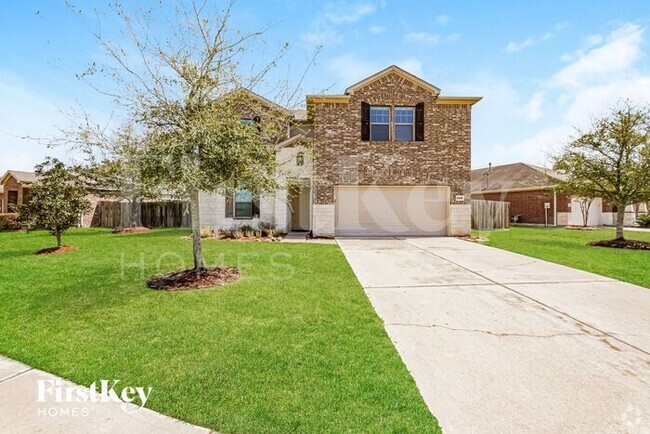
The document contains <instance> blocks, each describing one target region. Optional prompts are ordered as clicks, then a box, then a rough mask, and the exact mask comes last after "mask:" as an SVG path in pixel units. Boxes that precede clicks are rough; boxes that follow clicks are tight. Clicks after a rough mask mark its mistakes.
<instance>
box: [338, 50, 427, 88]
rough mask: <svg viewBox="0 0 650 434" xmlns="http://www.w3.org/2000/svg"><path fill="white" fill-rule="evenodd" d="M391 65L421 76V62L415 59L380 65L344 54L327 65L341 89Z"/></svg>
mask: <svg viewBox="0 0 650 434" xmlns="http://www.w3.org/2000/svg"><path fill="white" fill-rule="evenodd" d="M392 63H394V64H395V65H397V66H399V67H400V68H402V69H404V70H406V71H408V72H410V73H411V74H414V75H417V76H422V75H423V70H422V62H421V61H420V60H418V59H416V58H405V59H398V60H396V61H394V62H390V61H389V62H388V63H381V64H380V63H375V62H371V61H368V60H364V59H361V58H359V57H358V56H356V55H354V54H346V55H343V56H340V57H337V58H335V59H333V60H332V61H331V62H330V64H329V70H330V71H331V72H332V74H333V75H334V76H335V77H336V78H338V80H339V84H340V85H341V86H342V87H347V86H350V85H352V84H354V83H356V82H358V81H360V80H363V79H364V78H366V77H368V76H370V75H372V74H374V73H376V72H379V71H381V70H382V69H384V68H386V67H387V66H388V65H390V64H392Z"/></svg>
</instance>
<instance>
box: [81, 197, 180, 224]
mask: <svg viewBox="0 0 650 434" xmlns="http://www.w3.org/2000/svg"><path fill="white" fill-rule="evenodd" d="M141 213H142V225H143V226H146V227H149V228H179V227H189V226H191V224H192V221H191V219H190V212H189V204H188V203H187V202H184V201H180V200H167V201H157V202H143V203H142V208H141ZM130 217H131V204H130V203H128V202H116V201H109V200H101V201H99V202H98V203H97V206H96V207H95V212H94V214H93V218H92V221H91V223H90V225H91V226H107V227H128V226H130V221H129V219H130Z"/></svg>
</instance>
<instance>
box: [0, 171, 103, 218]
mask: <svg viewBox="0 0 650 434" xmlns="http://www.w3.org/2000/svg"><path fill="white" fill-rule="evenodd" d="M36 181H37V176H36V173H34V172H22V171H19V170H8V171H7V172H6V173H5V174H4V176H3V177H2V178H0V194H2V200H0V205H1V208H0V210H1V212H0V214H1V213H14V212H18V206H20V205H25V204H27V203H29V198H30V194H29V191H30V186H31V185H32V184H34V183H35V182H36ZM87 199H88V200H89V201H90V203H91V206H92V210H91V211H90V212H88V213H86V214H83V215H81V216H80V226H82V227H90V224H91V221H92V217H93V214H94V212H95V208H96V206H97V204H98V202H99V201H100V200H103V198H102V196H101V191H100V190H96V189H90V191H89V193H88V195H87Z"/></svg>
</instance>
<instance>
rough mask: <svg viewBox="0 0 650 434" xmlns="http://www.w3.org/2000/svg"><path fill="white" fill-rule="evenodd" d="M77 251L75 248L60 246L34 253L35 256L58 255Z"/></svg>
mask: <svg viewBox="0 0 650 434" xmlns="http://www.w3.org/2000/svg"><path fill="white" fill-rule="evenodd" d="M73 250H77V248H76V247H75V246H61V247H48V248H47V249H41V250H39V251H38V252H36V254H37V255H54V254H58V253H65V252H71V251H73Z"/></svg>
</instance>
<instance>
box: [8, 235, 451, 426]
mask: <svg viewBox="0 0 650 434" xmlns="http://www.w3.org/2000/svg"><path fill="white" fill-rule="evenodd" d="M185 234H187V232H186V231H179V230H157V231H152V232H150V233H147V234H138V235H113V234H110V233H109V232H108V231H107V230H104V229H90V230H73V231H70V232H69V233H68V234H66V235H65V236H64V243H65V244H69V245H74V246H77V247H78V250H76V251H73V252H68V253H65V254H61V255H48V256H35V255H34V254H33V253H34V251H36V250H38V249H40V248H43V247H49V246H51V245H52V243H53V242H54V238H53V237H52V236H50V235H48V234H46V233H44V232H34V233H29V234H25V233H0V258H1V259H0V264H2V267H0V300H2V302H1V303H0V354H4V355H6V356H8V357H12V358H14V359H17V360H20V361H23V362H25V363H28V364H30V365H32V366H35V367H37V368H39V369H43V370H46V371H50V372H53V373H55V374H58V375H61V376H63V377H65V378H68V379H71V380H73V381H75V382H77V383H80V384H86V385H88V384H90V383H91V382H92V381H94V380H99V379H119V380H121V381H122V383H121V384H122V385H130V386H152V387H153V388H154V391H153V393H152V395H151V397H150V399H149V402H148V403H147V407H149V408H152V409H154V410H157V411H160V412H162V413H165V414H168V415H171V416H174V417H177V418H180V419H183V420H186V421H189V422H192V423H196V424H198V425H202V426H206V427H210V428H213V429H215V430H219V431H221V432H226V433H228V432H243V433H250V432H417V433H422V432H439V427H438V424H437V421H436V419H435V418H434V417H433V416H432V415H431V414H430V413H429V411H428V410H427V407H426V406H425V404H424V402H423V400H422V398H421V397H420V395H419V393H418V391H417V389H416V386H415V383H414V382H413V380H412V378H411V377H410V375H409V373H408V371H407V370H406V368H405V366H404V365H403V363H402V361H401V359H400V358H399V356H398V354H397V352H396V351H395V349H394V347H393V345H392V344H391V342H390V340H389V338H388V336H387V335H386V333H385V331H384V329H383V327H382V324H381V321H380V320H379V318H378V317H377V316H376V315H375V313H374V311H373V309H372V307H371V305H370V303H369V301H368V299H367V298H366V296H365V294H364V293H363V290H362V288H361V287H360V285H359V283H358V282H357V280H356V278H355V277H354V274H353V273H352V271H351V269H350V267H349V266H348V264H347V262H346V261H345V258H344V257H343V255H342V253H341V251H340V250H339V249H338V247H337V246H335V245H313V244H279V243H237V242H227V241H214V240H207V241H206V242H205V243H204V245H205V256H206V260H207V261H208V262H209V263H210V264H216V263H223V264H229V265H239V266H240V268H241V269H242V274H243V278H242V279H241V280H240V281H238V282H236V283H234V284H232V285H229V286H226V287H222V288H216V289H208V290H200V291H192V292H156V291H152V290H149V289H147V288H146V287H145V285H144V282H145V280H146V278H147V277H148V276H150V275H152V274H156V273H157V272H159V271H160V272H167V271H170V270H174V269H178V268H179V267H181V266H182V263H183V262H184V263H185V265H186V266H189V264H190V261H191V246H190V241H188V240H184V239H182V235H185ZM141 262H142V264H143V267H144V268H141V267H140V263H141ZM157 262H158V264H159V267H158V266H157ZM123 265H125V266H123ZM158 270H159V271H158Z"/></svg>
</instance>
